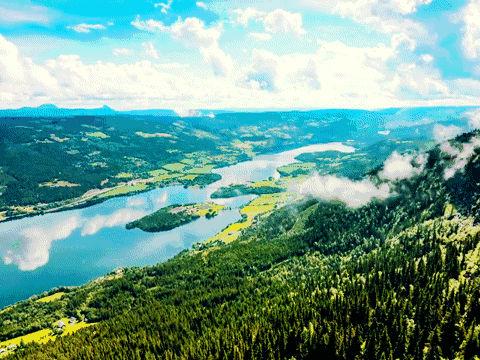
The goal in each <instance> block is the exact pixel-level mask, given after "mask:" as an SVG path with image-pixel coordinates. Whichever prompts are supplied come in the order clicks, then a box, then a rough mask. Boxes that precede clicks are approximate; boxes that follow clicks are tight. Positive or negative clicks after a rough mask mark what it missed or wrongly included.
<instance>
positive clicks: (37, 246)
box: [3, 216, 80, 271]
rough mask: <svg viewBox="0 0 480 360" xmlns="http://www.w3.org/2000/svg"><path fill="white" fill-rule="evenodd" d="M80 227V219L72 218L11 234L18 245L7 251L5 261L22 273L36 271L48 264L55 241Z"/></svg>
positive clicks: (64, 237)
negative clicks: (15, 266)
mask: <svg viewBox="0 0 480 360" xmlns="http://www.w3.org/2000/svg"><path fill="white" fill-rule="evenodd" d="M79 227H80V218H79V217H78V216H71V217H68V218H67V219H65V220H62V221H60V222H57V223H53V224H49V225H48V226H32V227H27V228H25V229H21V230H20V231H19V232H18V233H15V234H10V236H11V238H12V237H13V238H14V239H15V240H16V241H17V242H18V243H17V244H16V246H14V247H11V248H10V249H9V250H7V251H6V253H5V254H4V257H3V261H4V262H5V264H6V265H9V264H15V265H17V266H18V268H19V269H20V270H22V271H32V270H35V269H37V268H39V267H41V266H43V265H45V264H46V263H47V262H48V259H49V257H50V248H51V247H52V243H53V242H55V241H59V240H63V239H66V238H67V237H69V236H70V235H71V234H72V233H73V232H74V231H75V230H76V229H78V228H79Z"/></svg>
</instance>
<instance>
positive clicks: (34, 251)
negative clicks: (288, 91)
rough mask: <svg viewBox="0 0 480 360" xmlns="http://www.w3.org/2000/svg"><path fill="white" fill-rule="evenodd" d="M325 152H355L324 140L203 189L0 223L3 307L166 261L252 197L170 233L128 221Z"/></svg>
mask: <svg viewBox="0 0 480 360" xmlns="http://www.w3.org/2000/svg"><path fill="white" fill-rule="evenodd" d="M322 151H340V152H346V153H349V152H354V151H355V149H354V148H353V147H351V146H346V145H343V144H342V143H327V144H318V145H310V146H305V147H301V148H298V149H294V150H289V151H284V152H280V153H277V154H271V155H260V156H257V157H255V158H254V159H252V160H250V161H246V162H242V163H239V164H236V165H233V166H229V167H225V168H220V169H215V170H214V172H215V173H218V174H220V175H221V176H222V179H221V180H219V181H217V182H215V183H213V184H211V185H209V186H207V187H206V188H204V189H200V188H198V187H191V188H188V189H185V188H183V187H182V186H170V187H166V188H160V189H155V190H152V191H149V192H145V193H142V194H138V195H133V196H127V197H121V198H114V199H110V200H108V201H105V202H103V203H101V204H97V205H93V206H91V207H88V208H84V209H76V210H71V211H64V212H59V213H53V214H47V215H42V216H36V217H31V218H24V219H20V220H15V221H11V222H6V223H0V308H1V307H3V306H6V305H9V304H12V303H14V302H16V301H18V300H22V299H25V298H27V297H29V296H31V295H33V294H37V293H41V292H43V291H45V290H48V289H51V288H53V287H57V286H75V285H81V284H83V283H86V282H88V281H90V280H92V279H94V278H97V277H99V276H101V275H104V274H106V273H108V272H110V271H112V270H114V269H115V268H118V267H127V266H145V265H152V264H155V263H158V262H161V261H165V260H167V259H169V258H171V257H173V256H175V255H176V254H178V253H179V252H180V251H182V250H183V249H187V248H190V247H191V246H192V245H193V244H194V243H196V242H199V241H202V240H205V239H207V238H209V237H211V236H213V235H215V234H216V233H218V232H219V231H221V230H222V229H223V228H225V227H226V226H227V225H229V224H231V223H233V222H236V221H238V220H239V219H240V218H241V216H240V213H239V208H240V207H241V206H242V205H244V204H246V203H248V202H249V201H250V200H251V199H252V198H253V197H252V196H241V197H237V198H234V199H228V200H219V199H217V200H215V201H216V202H220V203H222V204H225V205H227V206H228V207H229V210H226V211H223V212H221V213H220V214H219V215H218V216H216V217H215V218H212V219H205V218H202V219H199V220H197V221H194V222H192V223H190V224H187V225H184V226H181V227H179V228H176V229H173V230H171V231H168V232H163V233H157V234H151V233H145V232H142V231H140V230H126V229H125V224H126V223H128V222H130V221H132V220H135V219H138V218H140V217H142V216H144V215H146V214H149V213H151V212H153V211H156V210H158V209H160V208H162V207H164V206H168V205H172V204H187V203H195V202H205V201H212V200H211V199H210V195H211V194H212V193H213V192H214V191H215V190H216V189H218V188H219V187H221V186H225V185H229V184H232V183H242V182H247V181H257V180H262V179H267V178H269V177H277V176H278V173H277V171H276V169H277V168H278V167H279V166H282V165H287V164H290V163H293V162H295V161H296V160H295V157H296V156H298V155H300V154H302V153H313V152H322Z"/></svg>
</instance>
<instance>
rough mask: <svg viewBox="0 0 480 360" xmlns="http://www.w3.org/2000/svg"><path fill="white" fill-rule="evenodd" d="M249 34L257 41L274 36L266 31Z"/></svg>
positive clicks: (266, 39)
mask: <svg viewBox="0 0 480 360" xmlns="http://www.w3.org/2000/svg"><path fill="white" fill-rule="evenodd" d="M248 35H249V36H250V37H251V38H253V39H255V40H257V41H268V40H270V39H271V38H272V35H270V34H267V33H264V32H251V33H250V34H248Z"/></svg>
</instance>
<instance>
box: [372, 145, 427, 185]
mask: <svg viewBox="0 0 480 360" xmlns="http://www.w3.org/2000/svg"><path fill="white" fill-rule="evenodd" d="M424 164H425V159H424V157H423V156H414V155H411V154H404V155H400V154H399V153H398V152H396V151H394V152H393V153H392V154H391V155H390V156H389V157H388V159H387V160H385V162H384V164H383V170H382V171H380V173H379V176H380V178H382V179H385V180H388V181H396V180H404V179H410V178H411V177H412V176H414V175H418V174H420V173H421V172H422V170H423V165H424Z"/></svg>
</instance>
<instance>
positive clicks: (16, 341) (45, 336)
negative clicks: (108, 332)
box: [0, 318, 93, 357]
mask: <svg viewBox="0 0 480 360" xmlns="http://www.w3.org/2000/svg"><path fill="white" fill-rule="evenodd" d="M60 321H61V322H63V324H65V326H64V327H63V332H62V335H61V336H66V335H72V334H74V333H76V332H77V331H78V330H81V329H84V328H86V327H89V326H91V325H93V324H89V323H86V322H84V321H79V322H74V323H73V324H71V323H70V321H69V319H68V318H62V319H60V320H59V321H57V322H56V323H55V326H58V324H59V323H60ZM56 337H57V335H55V334H54V332H53V331H52V329H42V330H38V331H35V332H32V333H30V334H27V335H23V336H19V337H16V338H13V339H10V340H6V341H3V342H0V349H6V350H7V351H6V352H4V353H3V354H0V357H4V356H7V355H9V354H11V353H12V352H13V351H14V350H15V347H17V346H20V345H21V344H28V343H32V342H35V343H38V344H45V343H47V342H49V341H50V340H55V338H56ZM12 346H13V347H12ZM9 347H10V349H9Z"/></svg>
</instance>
